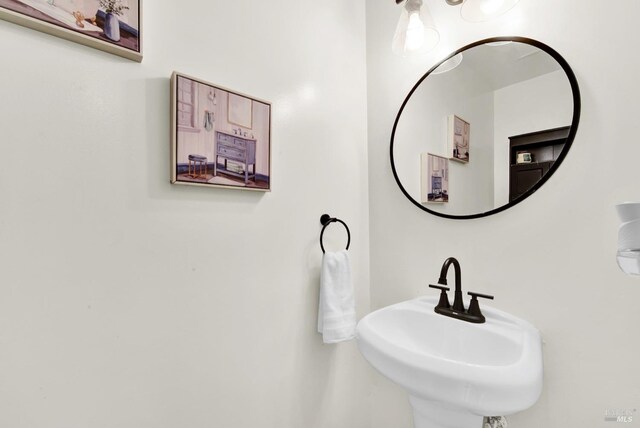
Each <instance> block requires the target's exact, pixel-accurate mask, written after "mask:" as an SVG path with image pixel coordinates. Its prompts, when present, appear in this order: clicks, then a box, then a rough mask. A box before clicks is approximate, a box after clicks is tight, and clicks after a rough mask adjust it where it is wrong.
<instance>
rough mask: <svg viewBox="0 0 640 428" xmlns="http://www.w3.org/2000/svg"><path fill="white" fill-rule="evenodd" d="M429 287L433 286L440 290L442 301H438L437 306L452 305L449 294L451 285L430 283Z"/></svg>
mask: <svg viewBox="0 0 640 428" xmlns="http://www.w3.org/2000/svg"><path fill="white" fill-rule="evenodd" d="M429 287H431V288H436V289H438V290H440V301H439V302H438V304H437V305H436V308H437V309H439V308H447V309H448V308H450V307H451V305H450V304H449V296H448V295H447V291H449V290H450V288H449V287H446V286H444V285H433V284H429Z"/></svg>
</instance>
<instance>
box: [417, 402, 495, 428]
mask: <svg viewBox="0 0 640 428" xmlns="http://www.w3.org/2000/svg"><path fill="white" fill-rule="evenodd" d="M409 401H410V402H411V406H412V407H413V426H414V428H482V421H483V417H482V416H477V415H472V414H471V413H467V412H464V411H460V410H452V409H449V408H445V407H442V405H440V404H439V403H436V402H434V401H427V400H423V399H421V398H417V397H413V396H410V397H409Z"/></svg>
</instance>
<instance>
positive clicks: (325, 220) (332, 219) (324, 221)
mask: <svg viewBox="0 0 640 428" xmlns="http://www.w3.org/2000/svg"><path fill="white" fill-rule="evenodd" d="M320 223H322V232H320V248H322V252H323V253H324V252H325V251H324V245H323V244H322V235H324V230H325V229H326V228H327V226H329V225H330V224H331V223H341V224H342V225H343V226H344V228H345V229H347V250H348V249H349V245H351V232H350V231H349V226H347V224H346V223H345V222H344V221H342V220H340V219H339V218H336V217H331V216H330V215H329V214H322V217H320Z"/></svg>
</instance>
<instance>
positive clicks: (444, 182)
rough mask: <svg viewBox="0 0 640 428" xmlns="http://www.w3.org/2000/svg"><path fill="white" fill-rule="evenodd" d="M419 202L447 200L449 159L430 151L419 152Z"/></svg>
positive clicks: (442, 201) (444, 201) (439, 202)
mask: <svg viewBox="0 0 640 428" xmlns="http://www.w3.org/2000/svg"><path fill="white" fill-rule="evenodd" d="M420 195H421V196H420V198H421V203H423V204H429V203H438V204H441V203H446V202H449V160H448V159H447V158H446V157H443V156H438V155H434V154H431V153H422V154H420Z"/></svg>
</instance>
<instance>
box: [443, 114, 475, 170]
mask: <svg viewBox="0 0 640 428" xmlns="http://www.w3.org/2000/svg"><path fill="white" fill-rule="evenodd" d="M448 125H449V133H448V134H449V135H448V143H449V144H448V146H449V159H451V160H454V161H458V162H463V163H468V162H469V152H470V150H469V144H470V142H471V125H470V124H469V122H467V121H466V120H464V119H461V118H460V117H458V116H456V115H454V114H452V115H451V116H449V120H448Z"/></svg>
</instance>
